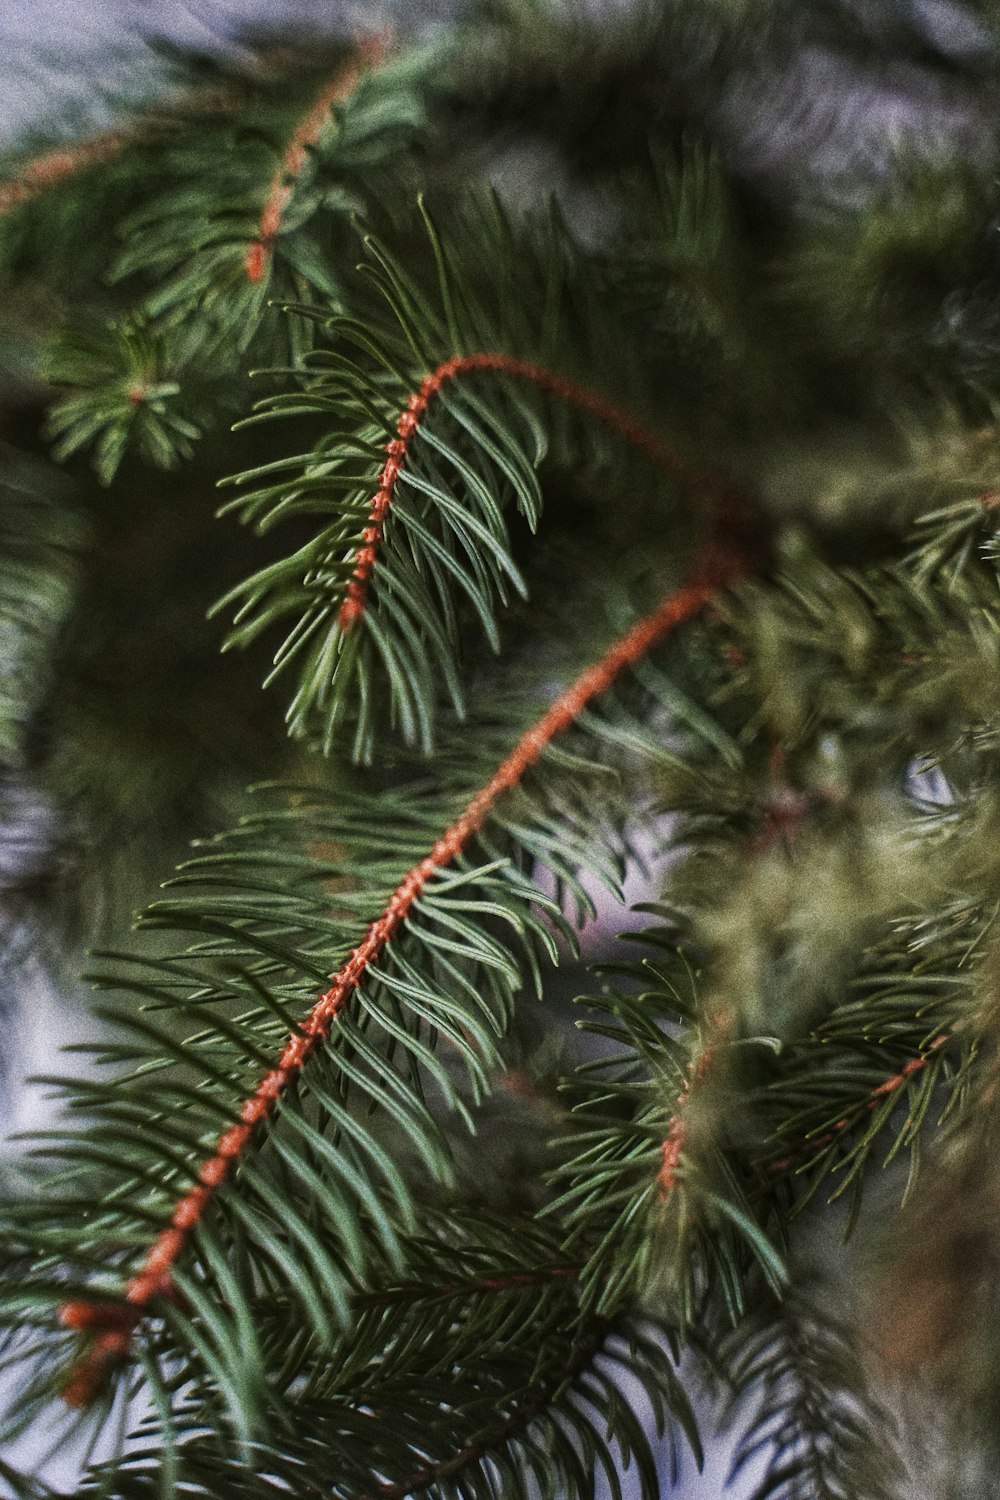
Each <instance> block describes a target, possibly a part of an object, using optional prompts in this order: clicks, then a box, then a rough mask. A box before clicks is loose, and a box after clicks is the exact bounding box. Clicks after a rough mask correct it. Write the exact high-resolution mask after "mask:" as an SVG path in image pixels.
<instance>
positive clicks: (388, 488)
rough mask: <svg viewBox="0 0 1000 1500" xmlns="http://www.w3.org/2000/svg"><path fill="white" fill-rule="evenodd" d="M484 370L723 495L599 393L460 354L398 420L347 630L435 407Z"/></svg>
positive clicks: (355, 577)
mask: <svg viewBox="0 0 1000 1500" xmlns="http://www.w3.org/2000/svg"><path fill="white" fill-rule="evenodd" d="M478 373H492V374H496V375H506V376H508V377H509V378H510V379H512V380H522V381H526V382H527V383H528V384H530V385H533V386H535V387H536V388H537V389H538V390H543V391H547V392H548V393H549V394H550V395H553V396H556V397H557V398H558V399H559V400H561V401H565V402H566V403H567V404H568V405H570V406H575V407H576V408H577V409H578V410H580V411H583V412H585V413H586V414H587V415H588V416H590V417H593V419H594V420H595V421H596V422H599V423H601V425H602V426H604V427H608V428H610V430H611V431H612V432H617V433H618V434H619V435H620V436H621V437H622V438H624V440H625V442H627V443H628V444H629V446H630V447H632V448H634V449H636V451H637V452H639V453H643V454H645V456H646V457H647V458H648V459H649V460H650V462H652V463H653V464H655V465H656V467H657V468H659V469H661V470H662V471H663V472H664V473H666V474H669V475H670V477H671V478H672V479H674V480H676V481H677V482H678V483H679V484H680V485H681V486H682V487H683V488H684V489H685V490H686V491H687V492H688V493H689V494H691V495H693V496H696V497H698V498H702V499H703V498H705V492H708V493H709V494H712V495H717V493H718V491H719V488H720V478H719V477H716V476H712V475H708V474H705V473H704V472H703V471H701V470H698V469H696V468H695V467H694V466H693V465H691V464H689V463H688V462H687V460H685V459H684V458H682V457H681V455H680V454H679V453H678V452H677V451H676V449H674V448H673V447H671V445H670V444H669V443H666V442H664V441H663V439H662V438H660V437H658V436H657V435H656V433H654V432H651V431H650V430H649V429H648V428H646V427H644V426H643V425H642V423H641V422H638V421H636V419H635V417H633V416H631V415H630V414H629V413H628V412H625V411H623V410H622V409H621V407H618V406H615V405H614V403H613V402H611V401H607V400H606V399H605V398H604V397H603V396H600V395H598V394H597V393H596V392H595V391H590V390H587V389H586V387H584V386H581V385H577V384H576V382H575V381H572V380H566V379H564V378H563V377H562V376H560V375H555V374H553V373H552V371H551V370H546V369H545V368H544V367H543V366H541V365H536V364H531V363H529V362H527V361H525V360H521V359H514V358H512V357H511V356H510V355H507V354H466V355H455V356H454V357H453V358H452V359H448V360H445V362H444V363H443V364H440V365H438V367H437V369H436V370H434V371H432V372H431V374H430V375H428V376H427V377H426V379H425V380H424V381H423V382H422V384H421V386H420V389H419V391H417V392H416V394H415V395H413V396H411V397H410V400H409V403H408V405H407V408H406V410H405V411H404V412H403V414H402V416H401V417H400V418H399V421H398V423H397V424H396V436H395V437H394V438H393V439H392V441H391V442H389V443H387V444H386V446H385V451H386V453H387V455H388V457H387V458H386V462H385V464H384V465H383V468H382V472H381V475H380V476H379V487H378V491H377V493H376V494H375V496H374V498H373V500H372V502H371V511H370V513H369V516H368V524H367V526H366V527H365V529H364V531H363V533H362V537H361V540H362V546H361V547H360V549H359V551H358V553H357V556H356V557H355V560H354V571H353V573H352V575H351V579H350V582H349V583H348V585H347V594H346V597H345V599H344V602H343V604H342V605H341V609H340V627H341V629H342V630H343V631H345V632H346V631H348V630H350V628H351V626H352V625H354V624H356V622H357V621H358V620H360V619H361V618H362V616H363V615H364V613H365V610H366V608H367V603H368V588H369V584H370V581H371V576H372V573H373V571H374V569H375V564H376V562H377V561H378V554H379V549H380V547H381V545H382V539H383V536H384V534H385V524H386V521H387V519H388V517H389V512H390V510H391V508H392V503H393V500H394V499H395V494H396V486H397V484H398V483H399V479H400V476H401V475H402V473H403V470H404V468H405V465H406V462H407V459H408V458H409V455H410V448H411V446H412V443H413V439H414V438H415V436H416V435H417V433H418V432H419V430H420V427H421V424H422V423H423V421H424V418H425V417H426V416H427V412H428V409H429V407H430V406H431V404H432V402H434V401H435V400H436V399H437V398H438V397H439V396H440V395H441V393H442V391H443V390H444V389H445V387H446V386H448V385H450V384H451V383H452V382H453V381H455V380H457V379H459V378H460V377H461V376H465V375H472V374H478Z"/></svg>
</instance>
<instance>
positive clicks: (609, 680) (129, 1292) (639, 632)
mask: <svg viewBox="0 0 1000 1500" xmlns="http://www.w3.org/2000/svg"><path fill="white" fill-rule="evenodd" d="M729 546H731V540H730V539H729V538H728V537H727V541H726V548H727V550H721V549H719V550H715V549H713V550H712V552H711V554H710V556H709V557H708V558H707V559H706V560H705V562H704V564H703V567H702V570H701V572H700V574H699V576H698V578H697V580H696V581H695V582H694V583H692V584H690V585H689V586H688V587H687V588H685V589H682V590H680V591H679V592H678V593H677V594H674V595H671V596H670V597H669V598H668V599H666V600H665V601H664V603H663V604H662V605H661V606H660V608H659V609H658V610H656V611H655V612H654V613H653V614H652V615H650V616H648V617H647V618H646V619H645V620H643V621H642V622H640V624H638V625H637V626H635V627H634V628H633V629H632V630H631V631H630V632H629V633H628V634H627V635H626V636H625V637H623V638H622V639H621V640H620V641H619V642H617V643H616V645H615V646H613V647H612V648H611V650H610V651H608V652H607V653H606V654H605V656H604V657H603V658H602V659H601V660H600V661H599V662H598V663H597V664H595V665H594V666H593V667H591V668H589V669H588V670H587V671H586V672H585V673H584V674H583V675H582V676H581V677H580V678H578V679H577V681H576V683H574V685H573V686H572V687H571V688H570V689H569V690H568V691H567V692H565V693H564V694H563V695H562V696H561V697H560V698H559V699H558V700H557V701H556V702H555V703H554V704H553V705H552V707H551V708H550V709H549V710H548V711H547V713H545V714H544V715H543V716H542V718H541V719H540V720H539V721H538V722H537V724H536V725H535V726H534V727H533V728H532V729H530V730H529V731H528V733H527V734H526V735H524V736H523V738H522V739H521V741H520V743H519V744H518V745H517V747H516V748H515V750H514V751H513V752H512V753H511V754H510V755H509V756H508V757H507V759H506V760H505V761H504V762H503V763H502V764H501V765H500V767H499V768H498V770H497V771H496V772H495V773H494V775H493V776H492V777H491V779H490V780H489V781H488V782H487V784H486V785H485V786H484V787H483V788H482V789H481V790H480V791H479V792H477V793H476V795H475V796H474V797H473V798H472V799H471V801H470V802H469V803H468V804H467V805H466V807H465V809H464V810H463V812H462V813H461V814H460V816H459V817H458V818H457V819H456V820H455V821H454V822H453V823H452V824H451V826H450V827H449V828H448V830H447V831H446V832H445V833H444V834H443V835H442V837H441V838H439V839H438V840H437V842H436V843H435V845H434V848H433V849H432V851H431V853H430V854H428V855H427V856H425V858H424V859H422V860H421V861H420V862H419V863H418V864H417V865H415V866H414V867H413V868H412V869H411V870H410V871H409V873H408V874H407V875H406V876H405V877H404V879H403V880H402V881H401V882H400V883H399V884H398V885H397V887H396V889H395V890H394V892H393V894H392V895H391V897H390V898H389V900H388V902H387V903H386V905H385V907H384V909H383V911H382V913H381V914H380V915H379V916H378V917H377V918H376V919H375V920H374V921H373V922H372V923H371V925H370V926H369V928H368V931H367V933H366V935H365V937H364V938H363V940H362V941H361V943H360V944H359V945H358V946H357V947H356V948H355V950H354V951H353V953H352V954H351V956H350V958H349V959H348V960H347V962H346V963H345V964H344V965H343V967H342V968H341V969H340V970H339V972H338V973H337V974H336V976H335V977H334V980H333V983H332V984H331V986H330V987H329V988H328V989H327V990H325V991H324V993H323V994H322V995H321V996H320V998H319V1000H318V1001H317V1002H316V1003H315V1005H314V1007H313V1009H312V1011H311V1012H310V1014H309V1016H308V1017H307V1019H306V1020H305V1022H304V1023H302V1024H301V1025H300V1026H297V1027H296V1028H295V1030H294V1032H293V1034H292V1035H291V1036H290V1037H289V1040H288V1042H287V1043H286V1045H285V1047H284V1049H283V1051H282V1053H281V1056H280V1059H279V1060H278V1062H277V1064H276V1066H275V1067H273V1068H272V1069H271V1070H270V1071H269V1072H268V1073H266V1074H265V1076H264V1077H263V1079H262V1080H261V1081H260V1083H259V1084H258V1086H257V1088H256V1089H255V1090H254V1092H253V1093H252V1094H251V1095H250V1097H249V1098H247V1099H246V1100H245V1101H244V1103H243V1104H242V1106H241V1107H240V1109H239V1121H240V1123H239V1124H237V1125H234V1126H231V1127H230V1128H229V1129H227V1130H226V1131H225V1132H224V1133H223V1134H222V1135H221V1136H220V1137H219V1139H218V1141H217V1142H216V1146H215V1149H214V1152H213V1153H212V1154H211V1155H210V1156H209V1158H208V1159H207V1160H206V1161H204V1162H203V1163H202V1165H201V1167H200V1168H199V1169H198V1171H197V1184H196V1186H194V1187H193V1188H191V1189H190V1191H188V1192H187V1193H186V1194H185V1195H184V1196H183V1197H182V1198H181V1200H180V1202H179V1203H177V1205H176V1206H175V1208H174V1210H173V1213H172V1215H171V1220H170V1226H169V1228H167V1229H165V1230H163V1231H162V1232H161V1233H160V1234H159V1235H157V1237H156V1239H155V1240H154V1243H153V1245H152V1247H151V1248H150V1250H149V1251H148V1252H147V1254H146V1256H145V1258H144V1260H143V1262H142V1264H141V1267H140V1269H139V1271H138V1272H137V1273H136V1274H135V1275H134V1276H133V1277H132V1278H131V1280H130V1281H129V1283H128V1285H127V1287H126V1289H125V1293H124V1298H123V1301H122V1302H121V1303H112V1304H108V1303H106V1302H102V1303H99V1304H98V1303H93V1302H90V1301H71V1302H68V1303H67V1304H65V1306H64V1307H63V1310H62V1314H61V1319H62V1322H63V1324H64V1325H65V1326H67V1327H70V1328H75V1329H80V1330H84V1331H87V1332H90V1333H93V1334H95V1335H96V1337H95V1338H94V1342H93V1347H92V1348H91V1349H90V1350H89V1352H88V1353H87V1354H85V1355H84V1356H83V1357H82V1358H81V1359H80V1361H79V1362H78V1364H77V1366H76V1369H75V1372H74V1374H73V1376H72V1377H71V1379H70V1382H69V1384H68V1386H67V1387H66V1390H65V1397H66V1400H67V1401H68V1402H69V1403H70V1404H71V1405H79V1406H84V1405H86V1404H88V1403H89V1402H90V1401H92V1400H93V1399H94V1398H95V1396H96V1395H97V1394H98V1393H99V1391H100V1390H101V1389H102V1388H103V1386H104V1384H105V1382H106V1381H107V1378H108V1376H109V1374H110V1373H111V1372H112V1371H113V1370H114V1369H115V1368H116V1367H117V1366H119V1365H120V1364H121V1363H122V1361H123V1360H124V1359H126V1358H127V1357H128V1355H129V1352H130V1350H131V1346H132V1335H133V1331H134V1329H135V1328H136V1326H137V1325H138V1324H139V1323H140V1322H141V1321H142V1319H143V1318H145V1317H146V1316H148V1314H149V1312H150V1310H151V1309H152V1308H153V1307H154V1306H155V1305H157V1304H158V1303H160V1302H162V1300H163V1299H164V1298H169V1297H170V1296H171V1295H173V1293H174V1289H175V1271H174V1268H175V1266H176V1264H177V1262H178V1260H179V1258H180V1257H181V1255H182V1254H183V1252H184V1251H185V1249H186V1248H187V1246H188V1243H189V1241H190V1239H191V1237H192V1235H194V1234H195V1233H196V1232H197V1230H198V1228H199V1226H200V1225H201V1223H202V1221H203V1219H204V1216H205V1214H206V1212H207V1210H208V1207H209V1205H210V1204H211V1203H212V1201H213V1199H214V1197H215V1195H216V1194H217V1192H218V1190H219V1189H220V1188H221V1187H222V1185H223V1184H224V1183H225V1182H226V1181H227V1179H228V1178H229V1177H230V1175H231V1173H232V1172H233V1170H234V1168H235V1167H236V1166H237V1165H238V1164H239V1163H240V1162H241V1160H242V1159H243V1158H244V1157H245V1156H246V1155H247V1153H248V1152H249V1149H250V1147H251V1145H252V1144H253V1143H254V1141H255V1139H256V1138H258V1137H259V1130H260V1127H261V1126H262V1125H263V1124H264V1123H265V1122H266V1121H268V1120H269V1119H270V1117H271V1116H272V1114H273V1112H274V1110H275V1108H276V1106H277V1105H278V1103H279V1102H280V1101H281V1100H282V1099H283V1098H284V1097H285V1096H286V1094H287V1093H288V1091H289V1090H290V1089H291V1087H292V1085H293V1084H294V1083H295V1082H296V1081H297V1080H298V1078H299V1077H300V1075H301V1074H302V1073H303V1071H304V1069H305V1068H306V1066H307V1064H308V1063H309V1061H310V1060H311V1058H312V1057H313V1056H314V1054H316V1053H317V1052H318V1051H319V1049H320V1048H321V1047H322V1046H323V1044H324V1043H325V1042H326V1041H327V1040H328V1038H329V1037H330V1035H331V1032H332V1030H333V1028H334V1026H335V1023H337V1021H338V1019H339V1017H340V1016H341V1014H342V1012H343V1011H344V1009H345V1007H346V1006H347V1005H348V1003H349V1001H350V1000H351V999H352V997H353V996H354V995H355V993H356V992H357V990H358V987H359V985H361V984H362V982H363V981H364V980H365V979H366V977H367V976H369V975H370V974H371V973H372V972H373V971H374V966H375V965H376V963H377V962H378V961H379V960H380V959H381V958H382V956H383V955H384V954H385V952H386V950H387V949H388V947H389V945H390V943H391V942H392V940H393V938H394V937H396V936H397V934H398V933H399V932H400V931H401V929H402V928H403V927H404V926H405V925H406V923H407V921H408V918H409V917H410V913H411V911H412V909H413V908H414V907H415V906H416V905H417V903H418V902H419V901H420V899H421V897H422V895H423V894H424V892H425V891H426V890H427V888H428V886H429V884H430V883H431V882H432V881H433V880H435V879H438V878H439V877H440V876H441V875H442V873H443V872H444V870H445V869H446V868H447V866H449V865H451V864H453V863H454V862H455V861H456V860H457V859H458V858H459V856H461V855H462V853H463V852H464V851H465V850H466V848H467V847H468V846H469V844H470V843H471V842H472V840H473V839H474V838H475V837H476V836H477V835H478V834H479V833H480V831H481V830H482V829H483V827H484V825H485V824H486V823H487V821H488V820H489V818H490V817H491V815H492V814H493V810H494V807H495V805H496V804H497V803H498V801H499V800H500V799H501V798H502V797H503V796H505V795H506V794H508V793H510V792H511V791H512V790H513V789H514V788H516V787H517V786H519V784H520V783H521V782H522V781H523V779H524V777H525V774H526V773H527V771H528V770H529V769H530V768H531V767H532V766H533V765H534V764H535V763H536V762H537V761H538V760H539V758H540V757H541V755H542V754H543V752H544V751H545V750H546V748H547V747H548V745H549V744H550V742H551V741H552V740H553V739H555V738H556V737H557V736H558V735H560V734H561V733H563V732H564V731H565V730H566V729H567V728H568V727H569V726H570V725H572V724H573V723H574V722H575V721H576V720H577V719H578V718H579V717H580V715H581V714H582V713H583V711H584V710H585V709H586V708H587V707H588V706H589V705H590V704H591V703H592V702H593V701H594V700H595V699H596V698H597V697H599V696H600V695H602V694H604V693H605V692H607V690H608V689H609V688H610V687H611V686H612V684H613V683H614V682H615V681H616V680H617V679H618V677H619V676H621V674H622V673H623V672H624V671H625V670H626V669H627V668H629V667H631V666H633V665H635V664H636V663H637V662H638V661H640V660H641V659H642V657H643V656H645V655H646V653H647V652H649V651H650V650H651V649H652V648H653V647H654V646H656V645H657V644H659V643H660V642H661V641H663V640H664V639H666V638H667V637H668V636H669V635H671V634H672V633H673V632H674V631H675V630H676V629H677V628H678V627H679V626H680V625H681V624H683V623H684V621H686V620H688V619H690V618H692V617H693V616H694V615H696V614H697V613H698V612H699V611H700V610H701V609H703V608H704V606H705V605H706V603H707V602H708V601H709V600H710V599H711V598H712V597H713V596H714V594H715V593H716V592H717V590H718V589H719V588H720V587H724V586H726V585H727V584H730V583H732V582H734V581H735V580H736V579H738V578H739V577H740V576H741V575H742V574H743V572H744V570H745V567H746V562H745V560H744V559H743V558H742V557H741V556H739V555H738V554H733V553H731V552H729V551H728V547H729ZM406 992H407V986H404V987H403V993H404V994H405V993H406ZM188 1294H189V1295H190V1290H188Z"/></svg>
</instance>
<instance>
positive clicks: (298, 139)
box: [243, 37, 388, 285]
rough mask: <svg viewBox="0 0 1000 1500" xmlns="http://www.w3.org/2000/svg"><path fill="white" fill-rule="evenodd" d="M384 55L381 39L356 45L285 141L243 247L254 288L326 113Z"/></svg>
mask: <svg viewBox="0 0 1000 1500" xmlns="http://www.w3.org/2000/svg"><path fill="white" fill-rule="evenodd" d="M387 51H388V44H387V42H386V40H385V39H384V38H378V37H368V38H366V39H365V40H364V41H363V42H361V43H359V45H358V49H357V51H356V53H355V55H354V57H352V58H351V60H350V61H349V62H347V63H345V65H344V66H343V67H342V68H339V69H338V70H337V72H336V73H335V74H334V76H333V78H331V79H330V82H329V83H328V84H327V85H326V86H325V87H324V88H323V90H322V91H321V93H320V94H319V95H318V96H317V98H316V100H315V102H314V103H313V104H312V106H311V107H310V109H309V112H308V114H306V115H305V116H304V117H303V118H302V119H301V120H300V121H299V123H298V125H297V126H296V129H295V134H294V135H293V136H292V139H291V140H290V141H289V143H288V146H287V148H286V150H285V154H284V156H283V157H282V158H281V164H280V166H279V167H278V169H277V171H276V172H275V174H274V176H273V177H272V179H271V187H270V191H269V192H268V195H267V202H266V203H265V204H264V208H263V211H262V213H261V216H260V223H259V225H258V226H257V237H256V239H254V240H252V241H251V243H250V244H249V245H248V246H247V252H246V255H245V256H244V258H243V264H244V266H245V267H246V273H247V280H248V281H252V282H253V283H254V284H255V285H256V283H257V282H259V281H263V279H264V277H265V275H266V274H267V268H268V266H269V265H270V263H271V256H272V254H273V251H274V242H275V240H276V239H277V238H278V235H279V233H280V231H281V225H282V222H283V220H284V217H285V210H286V209H287V207H288V205H289V203H290V202H291V198H292V193H293V192H294V191H295V183H296V180H297V179H298V178H299V177H301V176H302V172H303V170H304V168H305V165H306V162H307V161H308V160H309V152H310V149H311V148H312V147H313V146H315V144H316V142H317V141H318V140H319V138H320V135H321V134H322V132H323V126H324V125H325V124H326V122H327V120H328V119H329V116H330V111H331V109H333V108H334V107H335V106H336V105H338V104H343V103H344V102H345V100H347V99H349V98H350V96H351V95H352V94H353V93H354V91H355V89H356V88H357V86H358V84H359V83H360V81H361V79H362V77H363V75H364V73H365V72H366V71H367V70H368V69H369V68H372V67H375V66H377V64H378V63H380V62H382V61H383V59H384V58H385V55H386V53H387Z"/></svg>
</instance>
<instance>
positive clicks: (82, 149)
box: [0, 130, 132, 217]
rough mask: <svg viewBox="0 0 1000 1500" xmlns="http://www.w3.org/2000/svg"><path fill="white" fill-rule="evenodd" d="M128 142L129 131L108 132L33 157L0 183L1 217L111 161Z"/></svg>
mask: <svg viewBox="0 0 1000 1500" xmlns="http://www.w3.org/2000/svg"><path fill="white" fill-rule="evenodd" d="M131 139H132V137H131V135H130V133H129V132H128V131H125V130H108V131H105V132H103V133H102V134H101V135H95V136H92V137H91V138H90V139H89V140H86V141H76V142H74V143H73V144H72V145H70V146H58V147H56V149H55V150H53V151H46V152H45V153H44V155H42V156H36V157H35V158H34V160H32V161H29V162H27V163H26V164H25V166H23V167H22V168H21V171H20V173H19V174H18V176H17V177H12V178H11V179H10V181H9V182H3V183H0V217H2V216H3V215H4V214H9V213H12V212H13V211H14V210H15V209H17V208H23V206H24V205H25V204H26V203H30V202H31V200H32V199H33V198H38V197H40V196H41V194H42V193H44V192H46V191H47V190H48V189H49V188H51V187H56V186H57V185H58V184H59V183H60V182H64V181H65V180H66V179H67V178H69V177H75V176H76V175H77V173H78V172H85V171H86V170H87V168H88V167H98V166H101V165H102V164H103V163H104V162H106V161H112V160H113V159H114V158H115V157H116V156H118V155H119V154H120V152H121V151H122V150H123V149H124V147H125V145H126V144H127V143H128V141H129V140H131Z"/></svg>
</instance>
